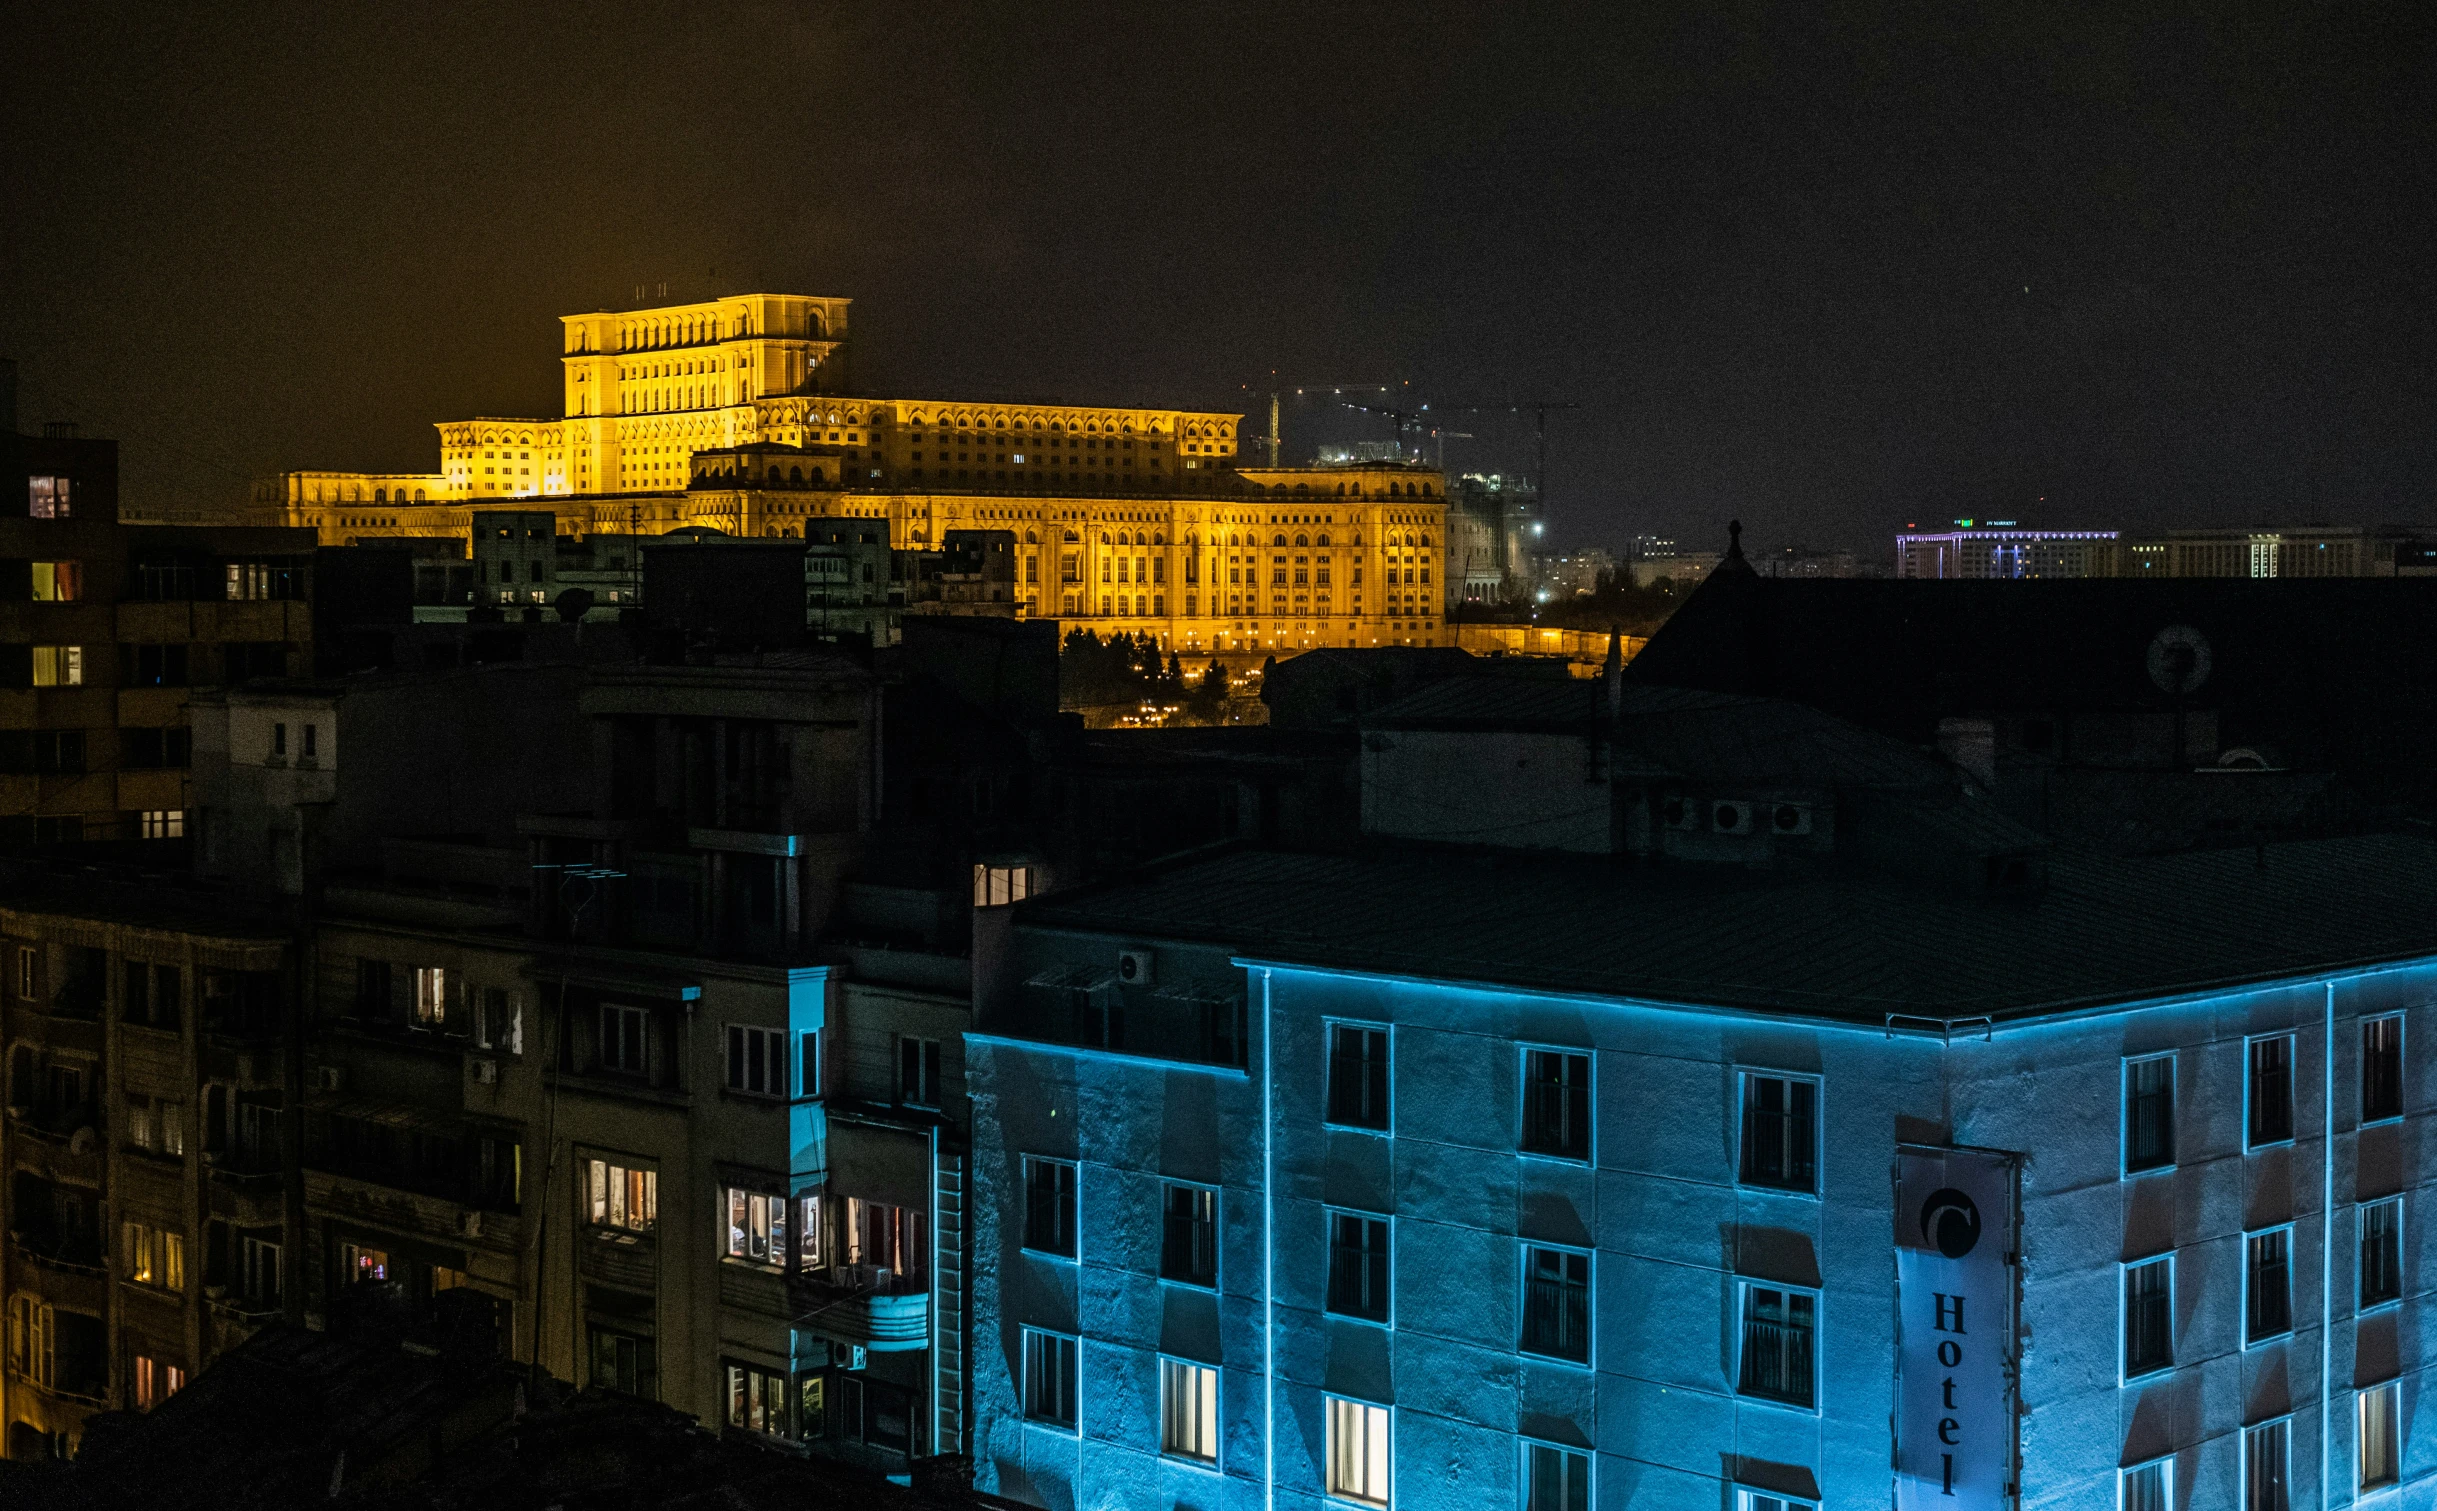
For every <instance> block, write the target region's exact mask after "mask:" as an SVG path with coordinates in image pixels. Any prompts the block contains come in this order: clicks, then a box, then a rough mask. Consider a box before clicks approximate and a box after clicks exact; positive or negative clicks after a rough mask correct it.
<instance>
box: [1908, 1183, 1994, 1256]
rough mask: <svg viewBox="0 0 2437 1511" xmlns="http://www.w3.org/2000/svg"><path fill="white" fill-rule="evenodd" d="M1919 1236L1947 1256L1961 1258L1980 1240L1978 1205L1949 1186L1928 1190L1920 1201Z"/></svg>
mask: <svg viewBox="0 0 2437 1511" xmlns="http://www.w3.org/2000/svg"><path fill="white" fill-rule="evenodd" d="M1921 1240H1922V1242H1924V1243H1927V1244H1929V1245H1931V1246H1932V1247H1934V1248H1936V1249H1937V1251H1938V1252H1939V1253H1941V1254H1944V1255H1945V1256H1946V1257H1947V1258H1949V1259H1961V1258H1962V1257H1963V1256H1964V1255H1966V1254H1969V1253H1970V1252H1971V1251H1972V1250H1973V1249H1974V1248H1975V1247H1977V1246H1978V1245H1979V1242H1980V1208H1979V1207H1978V1206H1977V1205H1976V1204H1974V1203H1973V1201H1972V1199H1971V1198H1970V1197H1969V1196H1966V1195H1965V1194H1963V1193H1962V1192H1960V1191H1958V1190H1956V1189H1955V1188H1954V1187H1952V1186H1944V1187H1941V1188H1939V1189H1938V1190H1935V1191H1932V1192H1931V1193H1929V1200H1927V1201H1925V1202H1923V1203H1921Z"/></svg>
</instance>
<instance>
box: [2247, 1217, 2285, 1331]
mask: <svg viewBox="0 0 2437 1511" xmlns="http://www.w3.org/2000/svg"><path fill="white" fill-rule="evenodd" d="M2242 1296H2243V1305H2242V1342H2243V1346H2244V1347H2245V1348H2248V1347H2250V1346H2252V1345H2253V1344H2257V1343H2265V1342H2268V1341H2269V1340H2270V1339H2273V1338H2282V1337H2284V1336H2285V1335H2286V1334H2287V1333H2290V1332H2292V1331H2293V1229H2291V1228H2290V1227H2283V1228H2270V1229H2268V1230H2266V1231H2265V1232H2261V1233H2253V1234H2250V1235H2248V1236H2247V1237H2245V1238H2244V1239H2243V1241H2242Z"/></svg>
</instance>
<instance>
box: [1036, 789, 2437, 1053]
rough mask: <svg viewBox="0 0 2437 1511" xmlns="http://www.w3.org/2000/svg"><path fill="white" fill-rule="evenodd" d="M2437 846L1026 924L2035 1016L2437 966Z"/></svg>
mask: <svg viewBox="0 0 2437 1511" xmlns="http://www.w3.org/2000/svg"><path fill="white" fill-rule="evenodd" d="M2431 897H2437V841H2432V840H2431V839H2430V838H2427V837H2424V836H2420V835H2416V834H2413V835H2403V834H2382V835H2357V836H2351V837H2345V838H2334V839H2318V840H2307V841H2295V842H2289V843H2282V844H2271V845H2267V846H2265V847H2264V848H2260V849H2256V850H2255V849H2253V848H2250V847H2243V848H2237V849H2219V850H2194V851H2185V852H2182V853H2180V854H2173V855H2157V856H2139V857H2117V856H2106V855H2100V854H2096V853H2093V852H2089V851H2081V850H2073V851H2060V852H2059V853H2057V854H2056V855H2055V856H2054V857H2053V859H2052V860H2051V862H2050V865H2049V872H2048V884H2047V886H2046V887H2045V889H2044V890H2043V891H2041V892H2039V893H2037V894H2036V895H2033V896H2030V897H2017V898H2006V899H2000V898H1984V897H1974V896H1968V895H1964V894H1962V893H1959V892H1958V891H1956V890H1955V889H1951V888H1940V887H1932V886H1925V885H1922V884H1921V883H1919V882H1916V881H1907V880H1905V879H1903V878H1901V877H1897V876H1890V875H1883V874H1880V873H1876V872H1873V871H1870V870H1867V869H1863V868H1860V867H1857V866H1854V865H1851V864H1843V863H1826V864H1823V865H1821V866H1819V867H1817V868H1814V869H1807V870H1795V871H1791V872H1743V871H1731V872H1730V871H1723V870H1712V869H1709V868H1697V869H1696V868H1692V867H1678V866H1671V867H1652V866H1634V867H1620V866H1618V865H1616V864H1615V863H1613V862H1610V861H1607V860H1602V859H1584V860H1574V859H1559V858H1550V857H1546V856H1528V857H1527V856H1517V855H1501V854H1496V853H1484V852H1453V851H1447V850H1422V849H1384V850H1376V851H1372V852H1370V853H1367V854H1364V855H1360V856H1315V855H1290V854H1280V853H1275V852H1268V851H1239V852H1235V853H1232V854H1228V855H1224V856H1220V857H1217V858H1213V859H1208V860H1202V861H1196V862H1185V863H1180V864H1177V865H1175V866H1173V867H1169V868H1165V869H1157V870H1152V871H1147V872H1143V873H1137V874H1136V875H1135V876H1133V877H1131V878H1128V879H1126V880H1123V881H1119V882H1112V883H1109V884H1106V885H1102V886H1097V887H1089V888H1084V889H1081V890H1078V891H1075V892H1072V893H1064V894H1054V895H1052V896H1050V897H1047V898H1043V899H1040V900H1038V901H1035V902H1031V903H1027V904H1024V905H1023V906H1022V912H1021V914H1020V916H1021V919H1022V921H1023V923H1024V924H1025V925H1026V926H1027V927H1033V928H1057V929H1079V930H1088V931H1092V932H1096V933H1108V934H1119V935H1137V936H1149V937H1154V938H1172V939H1178V940H1189V941H1202V942H1207V943H1212V944H1217V945H1220V946H1222V947H1225V948H1228V949H1231V950H1233V951H1235V952H1237V953H1239V954H1242V955H1247V956H1254V957H1259V958H1263V959H1270V960H1275V961H1278V962H1281V963H1292V964H1298V965H1313V966H1324V967H1336V968H1341V969H1348V970H1357V971H1365V972H1376V973H1382V974H1395V975H1406V976H1414V977H1420V978H1424V979H1430V980H1443V981H1463V982H1481V983H1494V984H1501V985H1507V986H1519V987H1527V988H1538V989H1543V990H1549V991H1557V992H1566V993H1588V994H1592V995H1598V996H1611V997H1627V998H1645V999H1650V1000H1656V1001H1664V1002H1677V1003H1690V1004H1698V1005H1710V1006H1719V1007H1731V1008H1745V1009H1755V1010H1761V1011H1774V1012H1783V1013H1790V1014H1797V1015H1801V1016H1809V1017H1824V1018H1835V1019H1844V1020H1848V1021H1855V1022H1867V1023H1873V1024H1875V1023H1880V1022H1882V1021H1884V1019H1885V1018H1886V1017H1887V1016H1888V1015H1890V1014H1898V1015H1903V1016H1907V1017H1925V1018H1935V1019H1948V1020H1952V1019H1964V1018H1973V1017H1979V1016H1982V1015H1986V1016H1989V1017H1995V1018H2009V1017H2025V1016H2031V1015H2036V1014H2039V1013H2043V1012H2050V1011H2059V1010H2064V1009H2069V1008H2074V1007H2080V1006H2088V1005H2098V1004H2105V1003H2116V1002H2129V1001H2139V1000H2142V999H2146V998H2154V997H2160V996H2169V995H2175V994H2179V993H2185V992H2194V991H2203V990H2213V989H2222V988H2229V987H2233V986H2237V985H2241V984H2245V983H2252V982H2261V981H2268V980H2274V979H2279V978H2284V977H2291V976H2298V975H2307V974H2311V973H2314V972H2318V971H2328V970H2339V969H2344V968H2349V967H2356V966H2362V965H2368V964H2372V963H2379V962H2390V961H2395V960H2401V959H2407V958H2412V957H2417V956H2424V955H2437V913H2432V911H2431V910H2430V908H2429V906H2428V899H2429V898H2431Z"/></svg>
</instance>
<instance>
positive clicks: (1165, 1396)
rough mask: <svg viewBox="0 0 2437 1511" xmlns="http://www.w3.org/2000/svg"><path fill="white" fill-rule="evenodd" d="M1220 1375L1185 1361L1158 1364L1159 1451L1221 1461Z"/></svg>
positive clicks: (1185, 1456) (1165, 1361)
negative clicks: (1219, 1420)
mask: <svg viewBox="0 0 2437 1511" xmlns="http://www.w3.org/2000/svg"><path fill="white" fill-rule="evenodd" d="M1218 1389H1219V1373H1218V1371H1217V1370H1215V1369H1212V1368H1210V1367H1209V1366H1207V1365H1203V1364H1192V1363H1188V1362H1186V1361H1185V1360H1183V1359H1162V1360H1160V1361H1159V1451H1160V1452H1162V1453H1165V1454H1169V1455H1171V1456H1173V1457H1176V1458H1180V1459H1192V1460H1193V1461H1195V1462H1196V1463H1202V1464H1215V1463H1217V1462H1218Z"/></svg>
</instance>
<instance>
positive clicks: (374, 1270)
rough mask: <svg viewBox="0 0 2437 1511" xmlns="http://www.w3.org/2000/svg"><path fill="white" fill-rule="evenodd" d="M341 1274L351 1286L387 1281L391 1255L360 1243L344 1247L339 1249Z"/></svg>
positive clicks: (383, 1250)
mask: <svg viewBox="0 0 2437 1511" xmlns="http://www.w3.org/2000/svg"><path fill="white" fill-rule="evenodd" d="M339 1274H340V1276H341V1277H343V1279H344V1281H345V1283H347V1284H349V1285H354V1284H358V1283H363V1282H369V1281H375V1280H387V1279H388V1278H389V1253H388V1251H387V1250H385V1249H373V1248H366V1247H365V1246H364V1245H362V1244H360V1243H351V1244H345V1245H342V1246H341V1247H340V1249H339Z"/></svg>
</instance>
